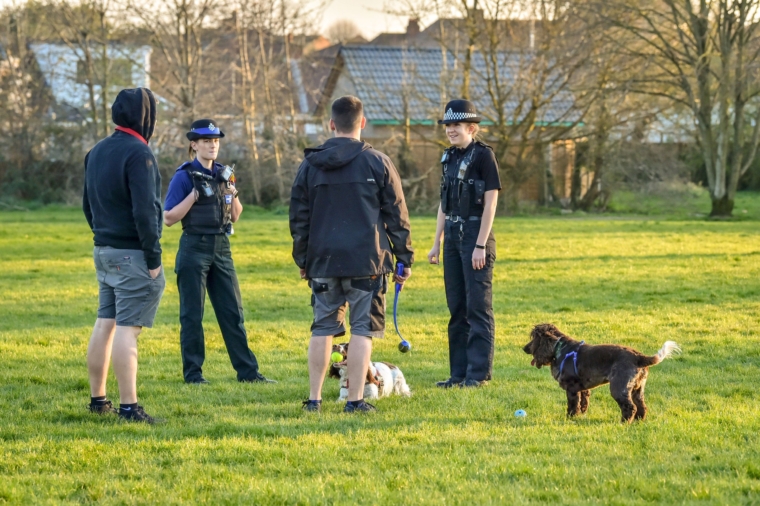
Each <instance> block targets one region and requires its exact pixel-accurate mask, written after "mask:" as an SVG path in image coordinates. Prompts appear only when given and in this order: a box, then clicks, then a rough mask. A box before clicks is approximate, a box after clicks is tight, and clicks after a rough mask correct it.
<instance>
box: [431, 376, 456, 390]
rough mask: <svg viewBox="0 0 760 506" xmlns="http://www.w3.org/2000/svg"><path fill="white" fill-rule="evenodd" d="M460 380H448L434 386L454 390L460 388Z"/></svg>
mask: <svg viewBox="0 0 760 506" xmlns="http://www.w3.org/2000/svg"><path fill="white" fill-rule="evenodd" d="M461 383H462V380H458V379H454V378H449V379H447V380H446V381H439V382H438V383H436V384H435V386H437V387H438V388H454V387H457V386H461Z"/></svg>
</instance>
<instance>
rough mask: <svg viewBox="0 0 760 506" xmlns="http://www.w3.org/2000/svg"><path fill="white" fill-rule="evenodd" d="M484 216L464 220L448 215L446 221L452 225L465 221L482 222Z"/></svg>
mask: <svg viewBox="0 0 760 506" xmlns="http://www.w3.org/2000/svg"><path fill="white" fill-rule="evenodd" d="M481 218H482V216H469V217H467V218H462V217H461V216H455V215H453V214H447V215H446V221H450V222H452V223H464V222H465V221H480V220H481Z"/></svg>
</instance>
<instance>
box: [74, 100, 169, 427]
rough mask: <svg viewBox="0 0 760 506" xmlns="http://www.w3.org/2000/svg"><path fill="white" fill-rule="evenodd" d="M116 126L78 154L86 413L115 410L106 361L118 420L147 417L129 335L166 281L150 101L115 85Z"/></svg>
mask: <svg viewBox="0 0 760 506" xmlns="http://www.w3.org/2000/svg"><path fill="white" fill-rule="evenodd" d="M111 117H112V119H113V122H114V123H115V124H116V131H115V132H114V133H113V134H112V135H111V136H109V137H107V138H105V139H103V140H101V141H100V142H98V143H97V144H96V145H95V147H94V148H92V150H90V152H89V153H87V155H86V156H85V159H84V165H85V185H84V197H83V199H82V206H83V209H84V214H85V217H86V218H87V223H88V224H89V225H90V229H91V230H92V232H93V236H94V242H95V249H94V252H93V256H94V260H95V270H96V272H97V279H98V284H99V307H98V317H97V320H96V321H95V327H94V328H93V331H92V336H91V337H90V344H89V347H88V348H87V369H88V372H89V376H90V394H91V400H90V406H89V408H90V411H92V412H94V413H98V414H104V413H116V412H117V411H116V410H115V409H114V408H113V404H112V403H111V401H109V400H108V399H107V398H106V378H107V376H108V364H109V362H110V359H111V357H113V368H114V373H115V374H116V379H117V380H118V383H119V397H120V400H121V403H120V407H119V410H118V415H119V417H120V418H122V419H125V420H129V421H137V422H147V423H155V422H157V421H159V420H158V419H156V418H153V417H151V416H150V415H148V414H147V413H146V412H145V410H144V409H143V408H142V406H140V405H138V403H137V337H138V336H139V335H140V332H141V331H142V328H143V327H152V326H153V319H154V318H155V315H156V311H157V310H158V303H159V302H160V300H161V295H162V294H163V292H164V287H165V286H166V280H165V278H164V273H163V269H162V268H161V244H160V239H161V224H162V221H161V176H160V174H159V172H158V164H157V162H156V159H155V157H154V156H153V152H152V151H151V149H150V147H149V146H148V141H149V140H150V138H151V136H152V135H153V129H154V128H155V125H156V99H155V97H154V96H153V93H152V92H151V91H150V90H149V89H147V88H136V89H127V90H122V91H121V92H119V94H118V95H117V97H116V100H115V101H114V103H113V105H112V106H111Z"/></svg>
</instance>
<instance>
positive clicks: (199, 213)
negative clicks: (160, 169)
mask: <svg viewBox="0 0 760 506" xmlns="http://www.w3.org/2000/svg"><path fill="white" fill-rule="evenodd" d="M185 172H187V175H188V176H190V179H191V180H192V182H193V188H195V189H196V190H198V201H197V202H196V203H195V204H193V206H192V207H191V208H190V210H189V211H188V212H187V214H186V215H185V217H184V218H182V230H184V231H185V232H187V233H188V234H211V235H215V234H224V233H226V232H227V226H228V225H229V224H230V222H231V221H232V191H229V188H227V183H225V182H224V181H219V180H218V178H214V179H213V180H211V181H208V180H205V179H200V178H196V177H193V175H192V174H191V172H192V171H191V170H190V168H189V164H187V166H186V167H185ZM204 181H205V182H207V183H208V185H209V186H210V187H211V190H212V191H213V192H214V194H213V195H212V196H211V197H206V196H205V195H204V194H203V190H202V189H201V186H202V185H203V182H204ZM226 199H228V200H229V204H228V203H227V202H226Z"/></svg>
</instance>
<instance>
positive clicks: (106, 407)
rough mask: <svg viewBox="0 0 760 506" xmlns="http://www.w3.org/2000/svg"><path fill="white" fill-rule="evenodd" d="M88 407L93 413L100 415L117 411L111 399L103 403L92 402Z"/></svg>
mask: <svg viewBox="0 0 760 506" xmlns="http://www.w3.org/2000/svg"><path fill="white" fill-rule="evenodd" d="M87 408H88V409H89V410H90V412H91V413H96V414H98V415H105V414H106V413H117V411H116V408H114V407H113V404H112V403H111V401H105V402H103V403H95V404H93V403H90V404H89V405H88V406H87Z"/></svg>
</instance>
